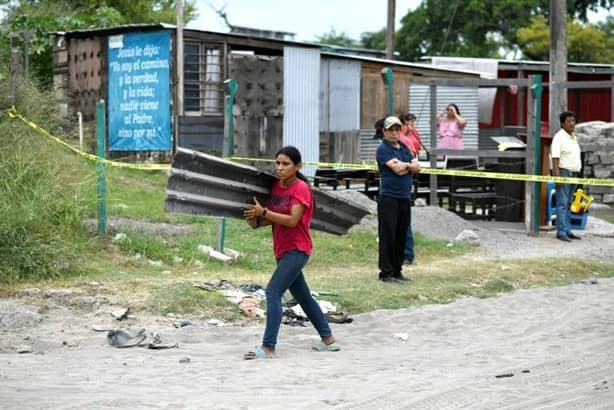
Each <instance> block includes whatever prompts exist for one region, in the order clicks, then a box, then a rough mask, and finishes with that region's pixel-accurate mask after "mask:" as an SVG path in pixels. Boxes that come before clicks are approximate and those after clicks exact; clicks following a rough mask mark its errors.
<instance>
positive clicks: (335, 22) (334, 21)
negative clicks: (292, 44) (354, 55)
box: [187, 0, 420, 41]
mask: <svg viewBox="0 0 614 410" xmlns="http://www.w3.org/2000/svg"><path fill="white" fill-rule="evenodd" d="M209 4H211V5H213V6H214V7H215V8H217V9H219V8H222V7H224V5H226V7H225V9H224V10H225V12H226V15H227V18H228V21H229V22H230V24H233V25H236V26H246V27H253V28H259V29H265V30H276V31H288V32H291V33H296V37H295V38H294V39H295V40H297V41H312V40H316V36H321V35H323V34H326V33H329V32H330V31H331V29H332V28H334V29H335V31H336V32H337V34H340V33H345V34H347V35H348V36H350V37H351V38H353V39H355V40H359V39H360V34H361V33H363V32H372V31H378V30H381V29H382V28H384V27H386V20H387V18H388V17H387V5H388V1H387V0H197V1H196V5H197V7H198V14H199V17H198V19H197V20H195V21H193V22H191V23H190V24H188V25H187V27H188V28H194V29H198V30H211V31H222V32H228V27H227V26H226V25H225V23H224V20H223V19H221V18H220V17H218V15H217V14H216V13H215V12H214V11H213V9H212V8H211V7H210V6H209ZM419 4H420V0H396V25H395V28H396V29H397V30H398V29H399V27H400V20H401V18H402V17H403V16H405V14H407V11H408V10H414V9H415V8H416V7H417V6H418V5H419Z"/></svg>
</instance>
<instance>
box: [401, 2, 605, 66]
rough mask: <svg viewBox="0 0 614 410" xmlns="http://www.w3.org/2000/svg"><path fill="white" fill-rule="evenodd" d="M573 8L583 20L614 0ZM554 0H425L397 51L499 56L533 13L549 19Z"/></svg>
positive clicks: (416, 55) (404, 23)
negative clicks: (550, 7) (551, 2)
mask: <svg viewBox="0 0 614 410" xmlns="http://www.w3.org/2000/svg"><path fill="white" fill-rule="evenodd" d="M567 6H568V8H567V12H568V14H569V15H570V16H572V17H573V18H575V19H578V20H579V21H581V22H584V21H586V16H587V12H588V11H590V10H592V11H594V10H597V8H598V7H604V8H606V9H608V10H609V9H611V8H612V7H613V6H614V0H592V1H591V0H573V1H567ZM548 12H549V0H499V1H489V0H463V1H460V0H457V1H455V2H450V1H449V0H424V1H423V2H422V3H421V4H420V6H419V7H417V8H416V9H415V10H413V11H409V12H408V13H407V14H406V15H405V16H404V17H403V18H402V20H401V28H400V30H399V31H398V32H397V33H396V41H395V42H396V44H397V47H396V51H398V52H399V53H400V55H401V58H402V59H403V60H407V61H418V60H420V58H421V57H423V56H426V55H457V56H465V57H490V58H499V57H500V56H501V54H502V53H503V54H507V53H510V52H514V51H516V50H518V39H517V37H516V36H517V32H518V30H519V29H520V28H522V27H525V26H527V24H530V23H529V22H530V21H531V18H532V17H535V16H544V17H545V18H546V19H548Z"/></svg>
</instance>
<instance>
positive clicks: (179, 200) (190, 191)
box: [164, 148, 369, 235]
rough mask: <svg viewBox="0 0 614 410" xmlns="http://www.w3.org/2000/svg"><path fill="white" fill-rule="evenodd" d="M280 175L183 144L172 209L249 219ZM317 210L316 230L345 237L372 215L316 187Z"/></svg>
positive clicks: (170, 188)
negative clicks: (249, 209)
mask: <svg viewBox="0 0 614 410" xmlns="http://www.w3.org/2000/svg"><path fill="white" fill-rule="evenodd" d="M275 179H276V177H275V176H274V175H273V174H271V173H268V172H263V171H261V170H259V169H257V168H254V167H251V166H248V165H243V164H238V163H236V162H232V161H228V160H225V159H222V158H219V157H216V156H212V155H207V154H203V153H201V152H197V151H193V150H189V149H185V148H178V149H177V153H176V154H175V157H174V158H173V164H172V166H171V176H170V178H169V180H168V184H167V187H166V200H165V201H164V209H165V210H166V211H167V212H172V213H179V214H187V215H203V216H215V217H228V218H240V219H242V218H243V210H245V209H246V205H247V204H251V203H253V200H252V198H253V197H254V196H255V197H256V198H258V201H259V202H261V203H264V204H266V203H267V202H268V196H269V187H270V186H271V184H272V183H273V182H274V181H275ZM312 189H313V192H314V199H315V204H316V208H315V211H314V215H313V219H312V222H311V228H312V229H316V230H319V231H323V232H328V233H332V234H336V235H342V234H345V233H347V232H348V230H349V229H350V228H351V227H352V226H353V225H355V224H357V223H359V222H360V220H361V219H362V218H363V217H364V216H365V215H367V214H368V213H369V211H368V210H367V209H366V208H363V207H361V206H359V205H357V204H356V203H352V202H349V201H347V200H345V199H343V198H340V197H337V196H335V195H334V194H332V193H329V192H326V191H323V190H321V189H319V188H315V187H312Z"/></svg>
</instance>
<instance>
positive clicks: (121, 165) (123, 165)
mask: <svg viewBox="0 0 614 410" xmlns="http://www.w3.org/2000/svg"><path fill="white" fill-rule="evenodd" d="M8 114H9V117H11V118H13V119H14V118H19V119H20V120H21V121H23V122H24V123H25V124H26V125H28V126H29V127H30V128H32V129H34V130H36V131H38V132H40V133H41V134H44V135H46V136H47V137H49V138H51V139H52V140H54V141H55V142H57V143H58V144H60V145H63V146H65V147H66V148H68V149H69V150H71V151H73V152H74V153H75V154H77V155H80V156H82V157H84V158H87V159H89V160H91V161H96V162H100V163H103V164H105V165H109V166H112V167H119V168H132V169H143V170H149V171H151V170H164V169H170V165H167V164H130V163H127V162H117V161H111V160H108V159H106V158H101V157H99V156H96V155H93V154H88V153H87V152H83V151H80V150H78V149H77V148H75V147H73V146H72V145H70V144H67V143H66V142H64V141H62V140H61V139H59V138H58V137H55V136H53V135H51V134H50V133H49V132H48V131H47V130H45V129H44V128H41V127H39V126H38V125H36V124H35V123H34V122H32V121H30V120H28V119H27V118H25V117H24V116H23V115H21V114H19V113H18V112H17V109H16V108H15V107H11V108H9V110H8Z"/></svg>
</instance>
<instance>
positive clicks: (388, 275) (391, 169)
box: [375, 117, 420, 283]
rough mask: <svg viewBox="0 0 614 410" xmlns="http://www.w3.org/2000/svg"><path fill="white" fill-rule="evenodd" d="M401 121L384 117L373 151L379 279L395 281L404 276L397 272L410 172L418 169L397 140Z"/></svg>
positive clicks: (411, 157) (409, 188)
mask: <svg viewBox="0 0 614 410" xmlns="http://www.w3.org/2000/svg"><path fill="white" fill-rule="evenodd" d="M400 133H401V121H400V120H399V118H398V117H387V118H386V120H385V121H384V139H383V140H382V142H381V143H380V144H379V146H378V147H377V150H376V151H375V159H376V160H377V166H378V169H379V175H380V191H379V196H378V202H377V221H378V235H379V257H378V265H379V270H380V272H379V279H380V280H381V281H383V282H388V283H398V282H400V281H403V280H407V278H406V277H405V276H403V274H402V273H401V270H402V268H403V250H404V248H405V240H406V234H407V227H408V226H409V223H410V221H409V206H410V198H411V187H412V175H413V174H414V173H416V172H419V171H420V164H419V163H418V159H417V158H414V157H413V156H412V154H411V152H410V150H409V148H408V147H407V145H405V144H403V143H402V142H401V141H399V136H400Z"/></svg>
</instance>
